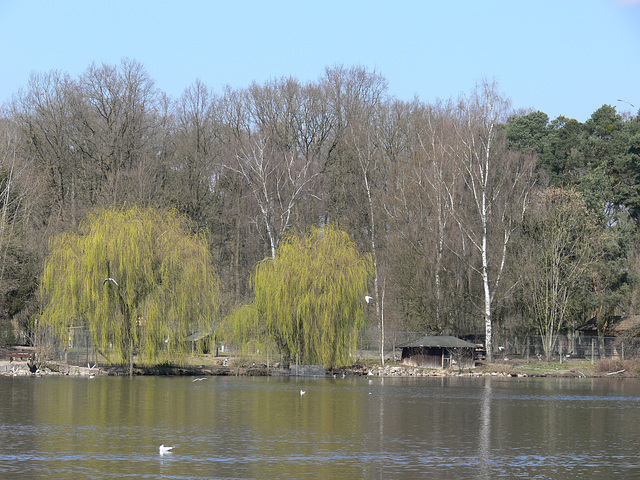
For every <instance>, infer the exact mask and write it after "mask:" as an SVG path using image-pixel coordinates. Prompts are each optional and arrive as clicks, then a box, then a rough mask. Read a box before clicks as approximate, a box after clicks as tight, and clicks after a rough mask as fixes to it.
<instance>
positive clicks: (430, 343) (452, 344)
mask: <svg viewBox="0 0 640 480" xmlns="http://www.w3.org/2000/svg"><path fill="white" fill-rule="evenodd" d="M398 346H399V347H441V348H460V347H462V348H475V347H476V346H475V344H473V343H471V342H467V341H466V340H461V339H459V338H458V337H452V336H448V335H425V336H424V337H420V338H417V339H416V340H412V341H410V342H407V343H403V344H402V345H398Z"/></svg>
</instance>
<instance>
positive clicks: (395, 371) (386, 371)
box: [0, 361, 639, 378]
mask: <svg viewBox="0 0 640 480" xmlns="http://www.w3.org/2000/svg"><path fill="white" fill-rule="evenodd" d="M133 373H134V375H157V376H200V377H206V376H289V375H292V373H291V370H289V369H284V368H278V367H275V368H274V367H270V368H267V366H266V365H254V366H249V367H247V366H221V365H192V366H173V365H159V366H149V367H145V366H140V365H136V366H134V369H133ZM325 373H326V375H327V376H333V377H342V376H371V377H373V376H377V377H505V378H507V377H512V378H522V377H566V378H571V377H573V378H586V377H589V378H620V377H623V378H638V376H639V375H638V372H635V371H634V370H628V371H627V370H626V369H621V370H619V371H614V372H606V373H589V372H587V373H586V374H585V373H583V372H581V371H579V370H577V369H570V370H556V371H554V370H552V369H549V370H540V371H536V372H525V371H521V370H520V369H518V367H517V366H510V367H509V368H507V369H505V368H504V365H500V364H498V365H495V366H494V365H482V366H479V367H477V368H472V369H465V370H463V371H458V370H453V371H452V370H438V369H430V368H420V367H409V366H403V365H387V366H384V367H381V366H374V367H366V366H362V365H353V366H350V367H344V368H337V369H331V370H328V371H326V372H325ZM128 374H129V370H128V368H126V367H124V366H89V365H88V366H86V367H85V366H76V365H68V364H65V363H58V362H48V363H45V364H41V365H39V366H38V368H36V369H35V370H34V367H33V365H31V366H30V365H29V363H28V362H25V361H0V375H5V376H46V375H66V376H80V377H90V378H93V377H96V376H108V375H111V376H114V375H115V376H126V375H128ZM316 376H317V375H316Z"/></svg>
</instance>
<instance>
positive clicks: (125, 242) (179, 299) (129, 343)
mask: <svg viewBox="0 0 640 480" xmlns="http://www.w3.org/2000/svg"><path fill="white" fill-rule="evenodd" d="M216 292H217V277H216V275H215V272H214V270H213V265H212V263H211V258H210V253H209V250H208V248H207V242H206V241H205V239H204V238H203V237H202V236H201V235H191V234H189V231H188V225H187V221H186V219H185V218H183V217H181V216H179V215H178V214H177V213H176V212H174V211H165V210H157V209H152V208H147V209H143V208H139V207H132V208H122V209H116V208H114V209H109V210H103V211H101V212H99V213H97V214H93V215H90V216H89V217H88V218H87V219H86V221H85V222H84V223H83V224H82V225H81V226H80V228H79V231H78V232H77V233H64V234H61V235H59V236H57V237H55V238H54V239H53V240H52V241H51V244H50V253H49V256H48V257H47V259H46V262H45V267H44V273H43V277H42V284H41V294H42V298H43V300H44V307H45V308H44V310H43V313H42V319H43V321H44V322H45V323H46V324H49V325H51V326H52V327H54V330H55V331H56V333H57V334H58V335H59V336H60V338H61V339H63V340H64V338H65V336H66V335H67V334H68V329H69V328H70V327H72V326H86V327H88V329H89V331H90V332H91V335H92V338H93V340H94V342H95V344H96V346H97V348H98V349H100V350H101V352H103V355H104V356H105V357H106V358H108V359H109V360H110V361H111V362H112V363H123V364H128V365H129V367H130V371H131V369H132V366H133V355H134V348H135V349H136V350H138V349H139V360H140V361H141V362H144V363H150V364H153V363H162V362H168V361H180V360H182V359H184V355H185V354H186V353H187V352H190V351H191V349H192V343H193V342H189V341H188V338H187V337H188V336H189V335H190V334H193V333H195V332H196V331H203V330H205V331H210V330H211V329H212V321H213V318H214V314H215V304H216Z"/></svg>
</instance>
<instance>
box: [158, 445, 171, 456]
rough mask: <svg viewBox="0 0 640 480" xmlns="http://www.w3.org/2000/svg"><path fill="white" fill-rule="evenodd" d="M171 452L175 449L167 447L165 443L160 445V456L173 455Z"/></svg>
mask: <svg viewBox="0 0 640 480" xmlns="http://www.w3.org/2000/svg"><path fill="white" fill-rule="evenodd" d="M171 450H173V447H165V446H164V443H163V444H162V445H160V447H158V451H159V452H160V455H164V454H166V453H171Z"/></svg>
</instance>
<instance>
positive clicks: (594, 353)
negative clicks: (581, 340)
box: [591, 338, 596, 365]
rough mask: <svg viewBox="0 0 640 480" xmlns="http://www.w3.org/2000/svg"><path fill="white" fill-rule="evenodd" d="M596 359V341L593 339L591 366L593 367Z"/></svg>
mask: <svg viewBox="0 0 640 480" xmlns="http://www.w3.org/2000/svg"><path fill="white" fill-rule="evenodd" d="M595 358H596V339H595V338H592V339H591V364H592V365H593V364H594V363H595V361H596V360H595Z"/></svg>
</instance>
